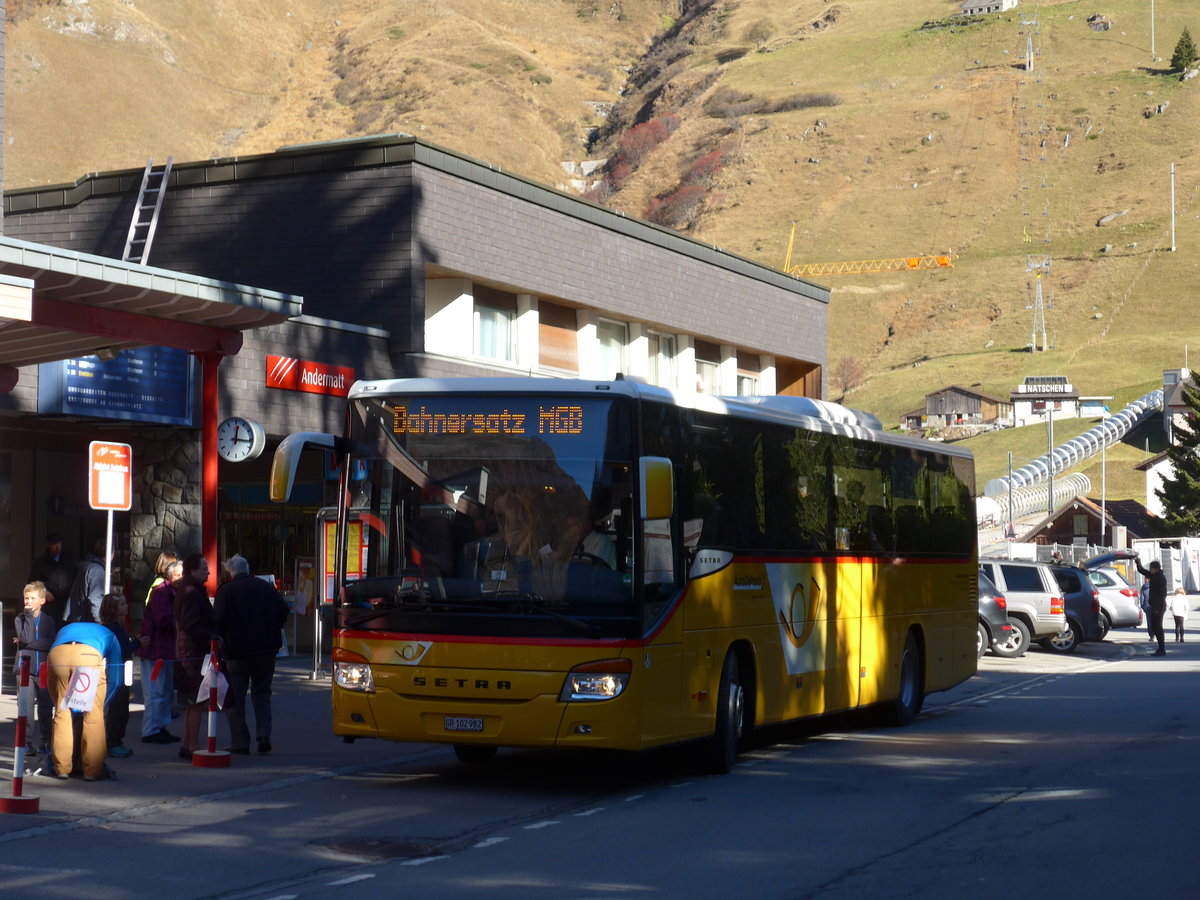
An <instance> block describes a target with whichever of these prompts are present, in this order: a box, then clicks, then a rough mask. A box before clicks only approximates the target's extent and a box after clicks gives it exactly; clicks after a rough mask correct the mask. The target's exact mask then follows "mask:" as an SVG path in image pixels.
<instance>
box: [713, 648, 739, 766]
mask: <svg viewBox="0 0 1200 900" xmlns="http://www.w3.org/2000/svg"><path fill="white" fill-rule="evenodd" d="M745 722H746V695H745V692H744V691H743V690H742V677H741V672H740V670H739V668H738V660H737V654H736V653H735V652H734V651H733V650H732V649H731V650H730V651H729V652H728V653H727V654H725V665H724V666H722V667H721V687H720V689H719V690H718V691H717V721H716V728H715V729H714V730H713V736H712V743H711V745H710V746H709V753H708V762H709V767H710V768H711V769H712V771H713V772H714V773H716V774H718V775H724V774H726V773H727V772H729V771H730V770H731V769H733V767H734V765H736V763H737V751H738V743H739V742H740V741H741V739H742V731H743V729H744V727H745Z"/></svg>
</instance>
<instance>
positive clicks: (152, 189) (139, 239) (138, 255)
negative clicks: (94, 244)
mask: <svg viewBox="0 0 1200 900" xmlns="http://www.w3.org/2000/svg"><path fill="white" fill-rule="evenodd" d="M171 159H172V158H171V157H170V156H168V157H167V164H166V165H165V166H163V167H162V168H161V169H155V168H154V160H153V159H148V160H146V171H145V172H143V173H142V187H141V190H139V191H138V198H137V205H136V206H134V208H133V221H131V222H130V223H129V234H128V235H126V237H125V250H124V252H123V253H122V254H121V259H122V261H124V262H133V263H141V264H142V265H145V264H146V261H147V260H148V259H149V258H150V245H151V244H153V243H154V232H155V229H157V228H158V214H159V212H160V211H161V210H162V205H163V198H164V197H166V195H167V179H168V178H170V177H171Z"/></svg>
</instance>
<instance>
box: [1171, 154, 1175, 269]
mask: <svg viewBox="0 0 1200 900" xmlns="http://www.w3.org/2000/svg"><path fill="white" fill-rule="evenodd" d="M1171 252H1172V253H1174V252H1175V163H1171Z"/></svg>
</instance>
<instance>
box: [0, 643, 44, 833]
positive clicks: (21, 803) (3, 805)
mask: <svg viewBox="0 0 1200 900" xmlns="http://www.w3.org/2000/svg"><path fill="white" fill-rule="evenodd" d="M18 684H19V687H18V688H17V740H16V753H14V754H13V778H12V796H11V797H0V812H6V813H35V812H37V811H38V807H39V805H40V803H41V801H40V800H39V799H38V798H37V797H26V796H23V795H22V793H21V790H22V787H23V786H24V783H25V743H26V728H25V722H26V720H27V719H28V717H29V707H30V706H31V705H32V704H31V703H30V698H31V697H32V695H33V686H32V685H31V684H30V683H29V657H28V656H22V657H21V678H20V681H19V682H18Z"/></svg>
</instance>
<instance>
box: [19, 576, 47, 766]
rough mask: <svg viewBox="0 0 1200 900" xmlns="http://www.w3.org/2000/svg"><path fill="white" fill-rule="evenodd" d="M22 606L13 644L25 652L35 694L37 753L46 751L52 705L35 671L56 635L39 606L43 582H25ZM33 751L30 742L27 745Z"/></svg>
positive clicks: (30, 680)
mask: <svg viewBox="0 0 1200 900" xmlns="http://www.w3.org/2000/svg"><path fill="white" fill-rule="evenodd" d="M24 595H25V608H24V609H23V610H22V611H21V612H19V613H17V617H16V632H17V636H16V637H15V638H13V643H15V644H16V645H17V650H18V651H22V650H25V651H28V656H29V683H30V684H32V685H34V695H35V697H36V699H37V724H38V742H39V743H38V752H40V753H47V752H49V749H50V740H51V736H52V735H53V727H54V726H53V721H54V704H53V703H52V702H51V701H50V691H49V689H47V688H44V687H39V686H38V685H39V683H40V682H39V678H38V671H39V669H40V668H41V665H42V663H44V662H45V661H46V654H47V653H49V652H50V645H51V644H53V643H54V638H55V636H56V635H57V634H58V623H57V622H55V621H54V617H53V616H52V615H50V613H48V612H46V611H45V610H43V609H42V607H43V606H44V605H45V603H46V585H44V584H43V583H42V582H40V581H31V582H29V584H27V585H25V591H24ZM17 671H18V672H20V671H21V653H20V652H18V654H17ZM28 749H29V750H31V751H32V750H33V747H32V745H31V746H30V747H29V748H28Z"/></svg>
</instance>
